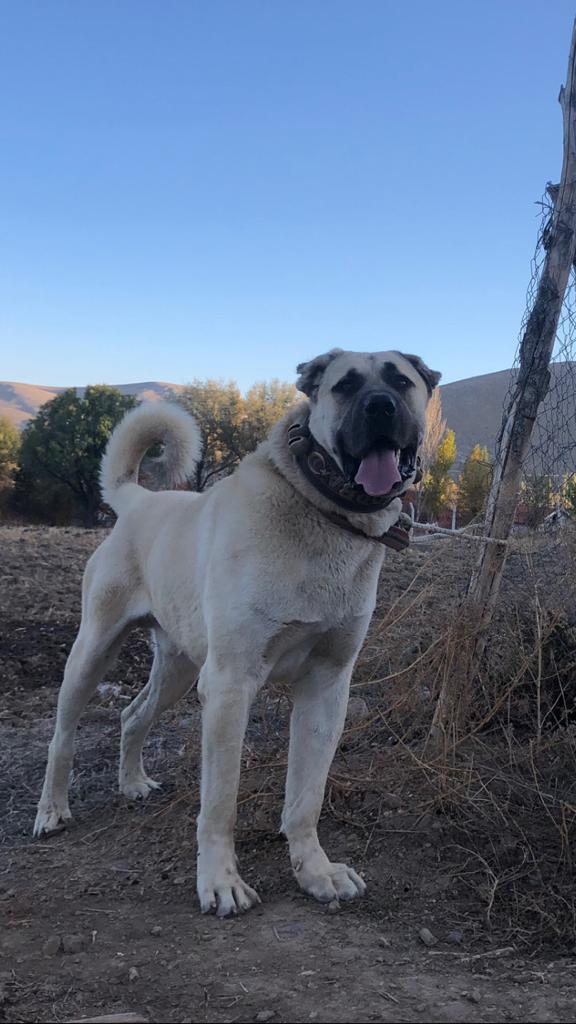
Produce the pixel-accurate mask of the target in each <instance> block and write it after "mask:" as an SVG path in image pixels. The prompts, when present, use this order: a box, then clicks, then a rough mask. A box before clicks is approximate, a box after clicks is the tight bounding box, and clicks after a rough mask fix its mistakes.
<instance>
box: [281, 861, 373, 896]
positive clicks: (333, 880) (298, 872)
mask: <svg viewBox="0 0 576 1024" xmlns="http://www.w3.org/2000/svg"><path fill="white" fill-rule="evenodd" d="M293 867H294V875H295V877H296V881H297V882H298V885H299V886H300V888H301V889H303V890H304V892H305V893H308V895H309V896H313V897H314V899H316V900H320V902H321V903H332V901H333V900H355V899H357V898H358V897H359V896H363V895H364V893H365V892H366V882H365V881H364V879H363V878H360V875H358V874H357V873H356V872H355V871H354V869H353V868H349V867H348V865H347V864H331V863H328V865H327V868H326V869H325V870H323V871H313V870H310V869H307V868H306V865H305V864H302V863H301V864H296V865H294V866H293Z"/></svg>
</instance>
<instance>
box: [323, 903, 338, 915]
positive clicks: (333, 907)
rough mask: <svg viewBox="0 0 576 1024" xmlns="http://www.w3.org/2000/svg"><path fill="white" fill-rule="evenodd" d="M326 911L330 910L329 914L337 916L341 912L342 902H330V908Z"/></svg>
mask: <svg viewBox="0 0 576 1024" xmlns="http://www.w3.org/2000/svg"><path fill="white" fill-rule="evenodd" d="M326 909H327V910H328V913H329V914H337V913H338V911H339V910H340V901H339V900H330V903H329V904H328V907H327V908H326Z"/></svg>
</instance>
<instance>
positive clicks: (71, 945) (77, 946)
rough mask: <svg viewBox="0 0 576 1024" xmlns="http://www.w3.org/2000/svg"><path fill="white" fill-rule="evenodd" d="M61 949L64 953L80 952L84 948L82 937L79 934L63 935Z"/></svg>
mask: <svg viewBox="0 0 576 1024" xmlns="http://www.w3.org/2000/svg"><path fill="white" fill-rule="evenodd" d="M62 949H63V950H64V952H65V953H81V952H82V950H83V949H84V939H83V937H82V936H81V935H65V936H64V938H63V939H62Z"/></svg>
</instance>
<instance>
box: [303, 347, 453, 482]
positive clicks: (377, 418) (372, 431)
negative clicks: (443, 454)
mask: <svg viewBox="0 0 576 1024" xmlns="http://www.w3.org/2000/svg"><path fill="white" fill-rule="evenodd" d="M298 373H299V375H300V376H299V378H298V381H297V387H298V388H299V390H300V391H303V392H304V394H305V395H307V396H308V398H309V399H310V420H309V428H310V431H311V433H312V435H313V437H314V438H315V439H316V441H317V442H318V443H319V444H320V445H321V446H322V447H323V448H324V449H325V450H326V451H327V452H328V453H329V454H330V455H331V456H332V458H333V459H334V460H335V462H336V463H337V464H338V466H339V467H340V469H341V470H342V472H343V474H344V476H345V477H347V479H349V480H350V481H353V482H355V483H356V484H357V485H359V486H361V487H362V488H363V489H364V491H365V492H366V493H367V494H369V495H372V496H376V495H378V496H384V495H393V494H400V493H401V492H402V491H404V490H406V488H407V487H409V486H410V484H411V483H412V482H413V481H414V478H415V476H416V469H417V456H418V449H419V447H420V444H421V442H422V438H423V435H424V427H425V422H426V406H427V404H428V401H429V399H430V396H431V394H432V391H433V389H434V388H435V387H436V385H437V384H438V381H439V380H440V374H439V373H436V372H435V371H434V370H429V369H428V367H427V366H426V365H425V363H423V362H422V360H421V359H420V358H419V356H412V355H404V354H403V353H401V352H366V353H363V352H344V351H343V350H342V349H332V350H331V351H330V352H326V353H325V354H324V355H321V356H317V357H316V359H312V360H311V361H310V362H308V363H301V364H300V366H299V367H298Z"/></svg>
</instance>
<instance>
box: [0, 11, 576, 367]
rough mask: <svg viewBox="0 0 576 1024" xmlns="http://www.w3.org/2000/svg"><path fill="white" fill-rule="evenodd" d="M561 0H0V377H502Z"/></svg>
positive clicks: (521, 283) (544, 158) (526, 259)
mask: <svg viewBox="0 0 576 1024" xmlns="http://www.w3.org/2000/svg"><path fill="white" fill-rule="evenodd" d="M575 13H576V10H575V8H574V5H573V4H572V3H569V2H567V0H554V2H553V3H552V4H549V5H547V6H544V7H543V5H542V3H541V2H535V0H483V2H482V3H471V2H466V0H458V2H454V0H438V2H437V3H434V4H433V3H430V2H429V0H427V2H423V0H416V2H411V3H408V2H407V3H404V4H400V3H392V2H388V0H83V2H82V3H79V2H78V0H4V2H3V3H2V5H1V7H0V97H1V98H0V139H1V151H2V159H1V160H0V224H1V229H0V237H1V243H0V245H1V248H2V259H1V264H0V352H1V358H0V378H2V379H4V380H6V379H8V380H19V381H28V382H32V383H37V384H60V385H71V384H85V383H90V382H99V381H108V382H114V383H125V382H128V381H140V380H149V379H162V380H168V381H173V382H177V383H184V382H186V381H188V380H190V379H191V378H193V377H208V376H216V377H226V378H228V377H232V378H235V379H237V380H238V381H239V383H240V384H241V385H242V386H243V387H246V386H248V385H249V384H250V383H251V382H253V381H254V380H262V379H267V378H271V377H280V378H282V379H287V380H290V379H292V378H293V375H294V367H295V365H296V363H297V362H299V361H300V360H302V359H306V358H309V357H311V356H313V355H315V354H317V353H318V352H320V351H324V350H325V349H326V348H330V347H332V346H334V345H340V346H342V347H345V348H346V347H349V348H355V349H381V348H399V349H404V350H407V351H415V352H418V353H420V354H421V355H423V356H424V357H425V358H426V359H427V361H428V362H429V363H430V364H431V365H433V366H434V367H435V368H438V369H441V370H442V371H443V372H444V377H445V380H455V379H458V378H460V377H465V376H470V375H473V374H476V373H485V372H489V371H491V370H495V369H501V368H504V367H506V366H509V365H510V364H511V362H512V359H513V354H514V350H515V344H516V337H517V333H518V328H519V323H520V319H521V316H522V313H523V310H524V304H525V301H524V299H525V291H526V286H527V283H528V277H529V264H530V257H531V255H532V251H533V247H534V242H535V237H536V231H537V224H538V207H537V206H536V205H535V203H536V202H537V201H538V200H539V198H540V196H541V194H542V192H543V189H544V187H545V184H546V182H547V181H548V180H557V179H558V177H559V173H560V166H561V152H562V124H561V114H560V107H559V105H558V103H557V95H558V90H559V86H560V84H561V82H563V81H564V78H565V74H566V63H567V56H568V48H569V43H570V33H571V25H572V18H573V16H574V14H575Z"/></svg>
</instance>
